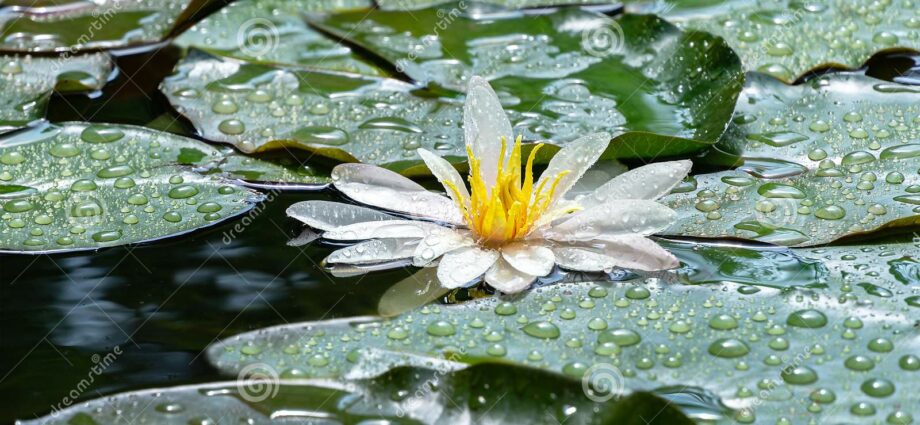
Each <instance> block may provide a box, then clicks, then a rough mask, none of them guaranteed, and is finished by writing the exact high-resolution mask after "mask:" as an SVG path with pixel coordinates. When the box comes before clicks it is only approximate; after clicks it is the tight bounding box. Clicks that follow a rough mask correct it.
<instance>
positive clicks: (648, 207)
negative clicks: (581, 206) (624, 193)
mask: <svg viewBox="0 0 920 425" xmlns="http://www.w3.org/2000/svg"><path fill="white" fill-rule="evenodd" d="M676 219H677V213H675V212H674V210H672V209H670V208H668V207H666V206H664V205H661V204H659V203H657V202H655V201H644V200H635V199H633V200H624V201H622V202H615V203H608V204H602V205H598V206H596V207H593V208H589V209H587V210H584V211H580V212H578V213H575V214H572V218H569V219H566V220H564V221H562V222H561V223H559V224H557V225H555V226H553V227H551V228H550V229H548V230H546V231H545V232H544V233H543V236H544V237H546V238H549V239H553V240H557V241H572V240H587V239H594V238H597V237H600V236H603V235H607V236H617V235H625V234H630V233H635V234H641V235H651V234H653V233H657V232H660V231H662V230H664V229H667V228H668V227H669V226H670V225H671V223H673V222H674V220H676Z"/></svg>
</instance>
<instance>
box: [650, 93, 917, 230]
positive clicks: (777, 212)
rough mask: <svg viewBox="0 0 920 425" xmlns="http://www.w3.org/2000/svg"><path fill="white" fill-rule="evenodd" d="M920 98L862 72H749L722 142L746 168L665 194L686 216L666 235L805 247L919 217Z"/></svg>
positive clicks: (700, 177)
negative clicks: (789, 75)
mask: <svg viewBox="0 0 920 425" xmlns="http://www.w3.org/2000/svg"><path fill="white" fill-rule="evenodd" d="M917 98H918V97H917V88H916V87H913V86H906V85H901V84H896V83H888V82H883V81H879V80H875V79H873V78H869V77H864V76H858V75H852V76H841V75H836V76H827V77H822V78H819V79H816V80H814V81H812V82H809V83H808V84H803V85H798V86H786V85H784V84H782V83H780V82H779V81H776V80H774V79H772V78H769V77H765V76H751V77H750V78H749V82H748V84H747V87H746V89H745V91H744V94H743V95H742V98H741V100H740V101H739V102H738V104H739V107H738V109H739V110H738V113H739V117H738V119H737V120H736V123H735V125H734V127H733V128H732V129H731V130H730V131H729V132H728V133H726V139H725V140H724V141H723V142H721V144H722V145H723V148H724V149H726V150H735V151H738V152H741V155H742V156H743V158H744V165H743V166H742V167H741V169H740V170H735V171H725V172H719V173H713V174H704V175H698V176H695V177H694V180H695V190H693V191H690V192H686V193H678V194H673V195H671V196H668V197H666V198H664V199H665V202H667V203H668V204H669V205H670V206H671V207H672V208H675V209H676V210H677V211H678V212H679V215H680V218H679V220H678V222H677V223H675V225H674V226H672V227H671V229H669V230H668V233H670V234H675V235H685V236H700V237H738V238H744V239H756V240H759V241H763V242H770V243H775V244H782V245H790V246H807V245H818V244H823V243H827V242H830V241H833V240H835V239H838V238H840V237H843V236H846V235H851V234H858V233H865V232H870V231H873V230H876V229H878V228H882V227H888V226H897V225H911V224H917V223H920V173H918V167H920V162H918V158H920V143H918V139H920V104H918V103H917Z"/></svg>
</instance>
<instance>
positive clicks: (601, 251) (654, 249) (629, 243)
mask: <svg viewBox="0 0 920 425" xmlns="http://www.w3.org/2000/svg"><path fill="white" fill-rule="evenodd" d="M553 252H554V253H555V254H556V257H557V260H556V261H557V263H558V264H559V266H560V267H563V268H567V269H570V270H578V271H599V270H609V269H611V268H613V267H622V268H627V269H635V270H645V271H655V270H668V269H673V268H675V267H677V266H679V265H680V262H679V261H678V260H677V258H675V257H674V256H673V255H672V254H671V253H670V252H668V250H666V249H664V248H662V247H661V246H659V245H658V244H657V243H655V241H652V240H651V239H648V238H645V237H642V236H640V235H624V236H614V237H608V238H603V239H595V240H591V241H585V242H583V243H579V244H577V245H573V246H563V247H557V248H556V249H554V251H553Z"/></svg>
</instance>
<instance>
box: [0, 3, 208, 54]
mask: <svg viewBox="0 0 920 425" xmlns="http://www.w3.org/2000/svg"><path fill="white" fill-rule="evenodd" d="M29 3H30V4H28V5H23V6H21V7H17V8H12V10H9V11H4V13H3V14H2V15H0V40H2V41H0V50H4V51H16V52H68V53H71V54H72V53H75V52H77V51H81V50H95V49H112V48H119V47H126V46H131V45H136V44H144V43H154V42H158V41H160V40H162V39H163V38H165V37H166V36H167V35H169V34H170V32H172V30H173V28H175V27H176V26H177V25H178V24H180V23H181V22H183V21H184V20H185V19H187V18H189V17H190V16H191V15H192V14H193V13H194V12H196V11H197V10H199V9H201V8H202V7H203V6H204V5H205V4H206V3H207V0H143V1H122V0H96V1H93V2H82V1H81V2H67V3H68V4H61V2H53V3H54V5H53V6H52V7H45V6H46V5H42V4H37V5H33V4H32V3H33V2H29ZM55 6H56V7H55Z"/></svg>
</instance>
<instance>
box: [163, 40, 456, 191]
mask: <svg viewBox="0 0 920 425" xmlns="http://www.w3.org/2000/svg"><path fill="white" fill-rule="evenodd" d="M416 88H417V87H416V86H413V85H411V84H406V83H403V82H400V81H397V80H392V79H385V78H374V77H367V76H358V75H352V74H340V73H329V72H320V71H311V70H304V69H291V68H283V67H274V66H269V65H259V64H250V63H241V62H238V61H234V60H231V59H226V58H217V57H209V56H207V55H205V54H204V53H201V52H192V53H191V54H190V55H189V56H188V57H187V58H186V59H184V60H183V61H182V62H180V63H179V65H178V66H177V69H176V72H175V74H174V75H172V76H170V77H169V78H167V79H166V80H165V81H164V82H163V84H162V85H161V90H162V91H163V93H164V94H166V96H167V98H169V100H170V102H171V103H172V104H173V106H174V107H175V108H176V110H178V111H179V113H181V114H183V115H185V116H186V117H188V118H189V120H191V122H192V123H193V124H194V125H195V127H196V128H197V130H198V132H199V133H200V134H201V135H202V136H203V137H204V138H205V139H208V140H214V141H220V142H226V143H231V144H233V145H234V146H236V147H237V148H238V149H240V150H241V151H243V152H245V153H254V152H262V151H267V150H272V149H281V148H294V149H302V150H306V151H310V152H314V153H316V154H319V155H322V156H325V157H329V158H333V159H335V160H338V161H361V162H366V163H373V164H378V165H382V166H385V167H387V168H390V169H393V170H397V171H401V172H404V173H408V174H411V173H412V172H413V168H414V170H417V171H421V172H426V171H425V170H427V169H425V167H424V166H422V165H421V160H420V159H419V158H418V155H417V154H416V152H415V150H416V149H417V148H419V147H423V148H426V149H429V150H432V151H434V152H438V153H439V154H441V155H442V156H444V157H446V158H447V159H449V160H453V161H455V162H459V161H463V160H465V158H466V152H465V150H464V147H463V142H462V139H463V131H462V129H461V127H460V123H461V121H462V117H463V112H462V103H456V102H446V101H442V100H438V99H435V98H430V97H422V96H415V95H413V94H412V90H414V89H416Z"/></svg>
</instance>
